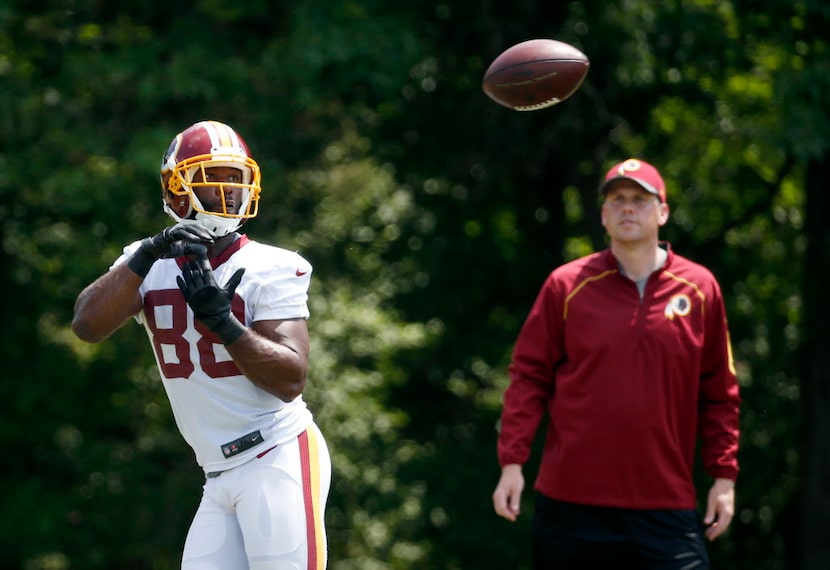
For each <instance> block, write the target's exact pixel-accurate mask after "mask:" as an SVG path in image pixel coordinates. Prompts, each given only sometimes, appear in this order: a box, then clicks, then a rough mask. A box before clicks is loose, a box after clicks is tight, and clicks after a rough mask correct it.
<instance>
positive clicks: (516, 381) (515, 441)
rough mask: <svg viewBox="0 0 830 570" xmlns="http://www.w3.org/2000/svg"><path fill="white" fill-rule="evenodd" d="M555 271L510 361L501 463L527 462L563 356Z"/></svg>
mask: <svg viewBox="0 0 830 570" xmlns="http://www.w3.org/2000/svg"><path fill="white" fill-rule="evenodd" d="M557 299H558V297H557V293H556V286H555V280H554V277H553V275H551V276H550V277H548V279H547V281H546V282H545V284H544V286H543V287H542V289H541V291H540V292H539V294H538V296H537V297H536V301H535V302H534V304H533V307H532V309H531V310H530V313H529V314H528V317H527V319H526V320H525V322H524V325H523V326H522V329H521V331H520V332H519V336H518V338H517V339H516V345H515V347H514V349H513V357H512V360H511V363H510V367H509V372H510V384H509V386H508V387H507V389H506V390H505V393H504V404H503V408H502V416H501V429H500V431H499V437H498V446H497V449H498V459H499V465H501V466H502V467H503V466H505V465H509V464H513V463H518V464H524V463H525V462H526V461H527V460H528V457H529V456H530V448H531V444H532V443H533V439H534V437H535V434H536V430H537V429H538V427H539V424H540V422H541V421H542V418H543V417H544V415H545V412H546V410H547V402H548V400H549V399H550V395H551V393H552V392H553V390H554V372H555V369H556V366H557V365H558V363H559V361H560V359H561V358H562V354H563V350H562V348H561V347H562V311H561V303H560V302H558V300H557Z"/></svg>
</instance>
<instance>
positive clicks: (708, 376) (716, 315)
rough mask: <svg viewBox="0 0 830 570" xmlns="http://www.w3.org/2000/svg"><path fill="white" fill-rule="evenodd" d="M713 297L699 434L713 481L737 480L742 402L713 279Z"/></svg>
mask: <svg viewBox="0 0 830 570" xmlns="http://www.w3.org/2000/svg"><path fill="white" fill-rule="evenodd" d="M710 296H711V298H710V302H709V305H708V307H707V313H708V314H707V318H706V328H707V330H706V333H705V337H704V339H705V340H704V347H703V362H702V367H701V378H700V401H699V410H700V411H699V423H698V435H699V437H700V442H701V457H702V460H703V467H704V469H705V471H706V472H707V473H708V474H709V475H710V476H711V477H714V478H726V479H732V480H735V479H736V478H737V476H738V459H737V454H738V436H739V428H738V417H739V406H740V401H741V400H740V395H739V388H738V380H737V374H736V371H735V364H734V362H733V357H732V346H731V341H730V338H729V328H728V325H727V319H726V310H725V308H724V302H723V298H722V295H721V292H720V287H719V286H718V285H717V283H716V282H714V278H713V285H712V291H711V292H710Z"/></svg>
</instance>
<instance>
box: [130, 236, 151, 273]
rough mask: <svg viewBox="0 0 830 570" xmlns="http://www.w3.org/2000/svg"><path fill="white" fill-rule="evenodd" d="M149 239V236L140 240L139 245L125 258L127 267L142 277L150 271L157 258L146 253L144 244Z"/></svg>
mask: <svg viewBox="0 0 830 570" xmlns="http://www.w3.org/2000/svg"><path fill="white" fill-rule="evenodd" d="M149 241H150V238H145V239H143V240H141V247H139V248H138V251H136V252H135V253H134V254H132V255H131V256H130V257H129V259H127V267H129V268H130V271H132V272H133V273H135V274H136V275H138V276H139V277H141V278H142V279H144V278H145V277H147V274H148V273H150V268H151V267H153V264H154V263H155V262H156V259H158V258H157V257H156V256H155V255H152V254H150V253H147V248H146V247H145V246H146V245H148V244H147V242H149Z"/></svg>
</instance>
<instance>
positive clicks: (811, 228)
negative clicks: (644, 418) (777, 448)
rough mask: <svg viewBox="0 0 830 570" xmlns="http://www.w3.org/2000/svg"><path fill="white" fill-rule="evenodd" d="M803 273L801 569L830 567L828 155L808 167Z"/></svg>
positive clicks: (829, 184) (812, 162)
mask: <svg viewBox="0 0 830 570" xmlns="http://www.w3.org/2000/svg"><path fill="white" fill-rule="evenodd" d="M806 190H807V193H806V195H807V197H806V207H805V211H806V214H805V216H806V219H805V225H804V231H805V233H806V236H807V242H808V244H807V252H806V256H805V264H804V265H805V269H804V311H803V315H804V329H803V330H804V342H805V352H804V354H805V360H804V362H803V364H804V370H805V374H804V377H803V378H802V386H803V391H802V397H803V401H804V410H805V412H806V416H805V434H806V454H805V456H804V474H805V480H804V505H803V516H802V529H801V533H802V537H803V548H802V552H801V554H802V557H803V564H802V567H803V568H804V569H805V570H827V569H828V568H830V362H828V359H827V355H828V352H830V350H828V349H829V348H830V347H828V339H830V224H828V223H827V221H828V219H830V154H825V155H824V156H823V157H821V158H820V159H814V160H811V161H810V163H809V164H808V167H807V180H806Z"/></svg>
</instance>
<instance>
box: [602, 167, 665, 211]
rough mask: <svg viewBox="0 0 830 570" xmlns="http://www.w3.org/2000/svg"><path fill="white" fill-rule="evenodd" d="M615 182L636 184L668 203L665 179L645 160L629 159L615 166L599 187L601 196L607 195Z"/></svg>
mask: <svg viewBox="0 0 830 570" xmlns="http://www.w3.org/2000/svg"><path fill="white" fill-rule="evenodd" d="M615 180H631V181H632V182H636V183H637V184H639V185H640V186H642V187H643V189H644V190H646V191H648V192H651V193H652V194H654V195H655V196H657V197H659V198H660V201H661V202H665V201H666V184H665V183H664V182H663V177H662V176H660V173H659V172H658V171H657V169H656V168H654V167H653V166H652V165H650V164H649V163H647V162H646V161H644V160H639V159H636V158H629V159H627V160H624V161H622V162H620V163H618V164H615V165H614V166H613V167H612V168H611V170H609V171H608V174H606V175H605V180H604V181H603V182H602V185H601V186H600V187H599V192H600V194H602V195H605V192H606V191H607V190H608V185H609V184H611V183H612V182H613V181H615Z"/></svg>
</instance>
